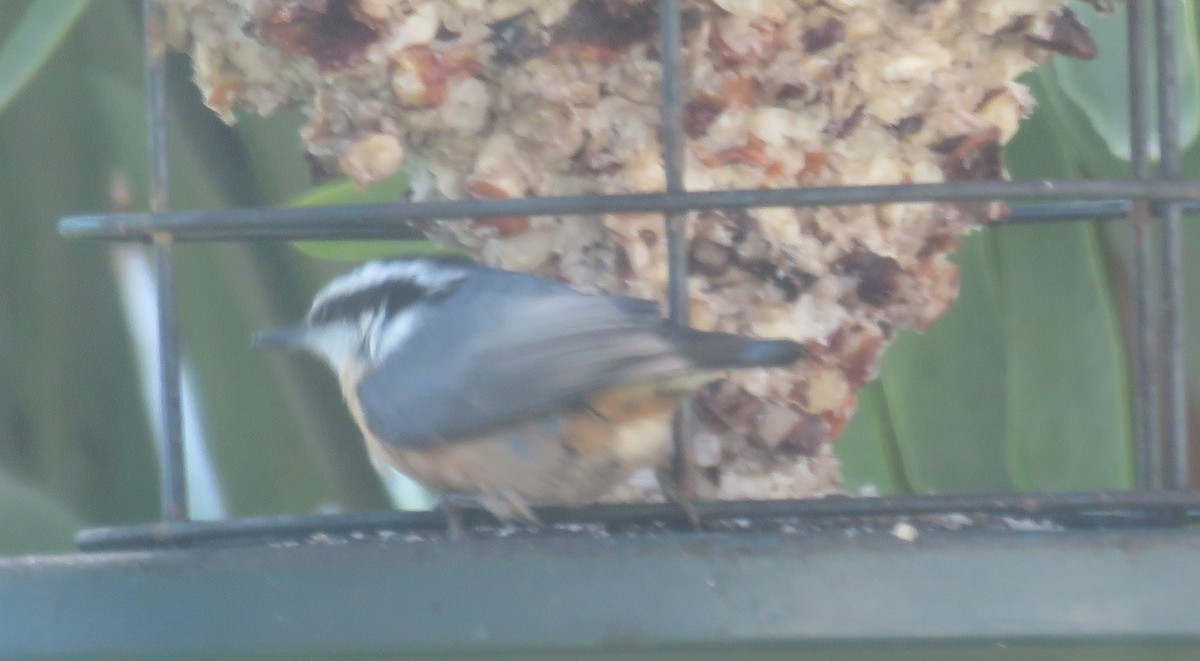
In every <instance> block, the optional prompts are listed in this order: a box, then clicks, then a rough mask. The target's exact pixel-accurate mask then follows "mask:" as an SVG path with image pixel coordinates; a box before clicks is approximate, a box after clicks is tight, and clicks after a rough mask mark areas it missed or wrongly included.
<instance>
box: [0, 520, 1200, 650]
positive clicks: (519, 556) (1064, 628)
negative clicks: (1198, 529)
mask: <svg viewBox="0 0 1200 661" xmlns="http://www.w3.org/2000/svg"><path fill="white" fill-rule="evenodd" d="M1198 557H1200V535H1197V534H1196V533H1195V532H1194V531H1188V530H1178V529H1175V530H1138V531H1069V532H1062V531H1059V532H1025V533H1006V534H999V533H994V532H956V533H948V532H929V533H924V534H921V535H920V536H919V537H917V538H916V539H915V540H911V541H903V540H901V539H898V538H897V537H895V536H893V535H890V534H888V533H887V532H875V533H870V532H865V533H864V532H859V533H855V534H847V533H845V532H840V531H837V532H825V533H813V534H791V535H779V534H772V535H767V534H743V535H730V534H716V533H692V534H672V533H664V534H659V535H643V536H628V537H626V536H616V535H612V536H590V537H588V536H578V537H536V538H528V537H509V538H500V539H483V540H480V539H467V540H462V541H459V542H448V541H444V540H439V541H432V542H428V543H405V542H403V541H400V540H397V539H392V540H379V539H373V540H353V539H351V540H326V539H317V540H312V541H310V542H308V543H304V544H298V545H290V546H285V545H277V546H274V547H249V548H232V549H205V550H186V551H184V550H176V551H156V552H133V553H99V554H84V555H69V556H52V557H31V558H17V559H8V560H0V594H3V595H4V604H5V612H4V617H3V618H0V657H14V658H31V657H38V658H45V657H54V658H59V657H64V656H70V657H80V658H95V657H103V658H112V657H119V658H157V659H160V658H167V657H188V658H230V657H237V658H242V657H243V656H246V657H248V656H251V655H253V656H255V657H256V658H296V657H299V656H303V657H304V658H314V657H338V658H342V657H354V658H362V657H368V656H370V657H375V656H380V657H384V656H386V657H387V658H400V657H405V656H416V655H437V654H445V655H448V656H449V657H451V658H463V657H465V656H467V655H472V654H482V653H496V652H505V651H508V652H510V653H513V652H514V651H522V652H524V653H527V654H531V655H532V654H534V653H537V654H549V653H552V652H557V653H558V654H560V655H567V654H570V653H573V652H583V651H585V650H586V651H588V652H590V653H604V652H632V653H640V654H648V653H649V652H652V651H655V650H657V651H659V652H663V651H664V650H671V649H673V650H680V649H698V648H705V647H708V648H711V647H712V646H724V647H725V648H726V649H728V648H729V647H730V646H741V647H742V648H747V647H756V646H757V647H758V648H759V649H761V648H762V647H763V646H770V647H772V648H775V649H779V648H781V647H784V648H791V649H796V648H800V647H802V646H806V645H807V646H810V649H811V646H829V645H837V644H845V643H852V642H853V643H862V642H870V641H898V642H902V643H906V644H914V643H919V642H921V641H926V642H928V641H934V642H939V641H940V642H943V643H944V642H947V641H976V642H979V641H983V642H985V643H987V642H990V643H993V644H994V643H996V642H1004V643H1011V644H1016V643H1021V642H1029V641H1038V640H1044V639H1047V638H1053V639H1056V640H1058V641H1060V642H1063V641H1065V642H1068V643H1069V642H1076V643H1078V642H1088V641H1095V640H1096V639H1097V638H1102V639H1103V640H1107V641H1114V640H1117V641H1124V642H1126V643H1127V642H1128V641H1129V640H1141V641H1153V640H1163V639H1167V640H1174V641H1176V642H1179V641H1185V640H1186V641H1191V642H1192V644H1196V643H1197V641H1200V618H1197V617H1196V616H1195V608H1194V607H1193V605H1194V601H1195V595H1197V594H1200V572H1197V571H1195V567H1196V561H1197V558H1198ZM422 658H425V657H424V656H422ZM589 658H590V657H589ZM622 658H628V657H622ZM656 658H661V657H656ZM688 658H691V657H688ZM972 658H976V657H972Z"/></svg>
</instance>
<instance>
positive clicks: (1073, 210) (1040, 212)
mask: <svg viewBox="0 0 1200 661" xmlns="http://www.w3.org/2000/svg"><path fill="white" fill-rule="evenodd" d="M1179 207H1180V209H1182V212H1183V213H1184V214H1191V215H1194V214H1198V213H1200V202H1197V201H1191V202H1183V203H1180V204H1179ZM1132 208H1133V203H1132V202H1130V201H1129V200H1095V201H1089V202H1048V203H1045V204H1020V205H1014V206H1013V207H1012V210H1011V213H1009V215H1008V218H1006V219H1005V221H1004V223H1005V224H1007V225H1016V224H1022V223H1043V222H1048V221H1073V220H1116V219H1127V218H1129V211H1130V210H1131V209H1132ZM1152 208H1153V205H1152ZM1156 213H1157V212H1156Z"/></svg>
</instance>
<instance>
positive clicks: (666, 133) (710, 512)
mask: <svg viewBox="0 0 1200 661" xmlns="http://www.w3.org/2000/svg"><path fill="white" fill-rule="evenodd" d="M143 8H144V13H145V26H144V29H145V38H146V49H145V71H146V79H147V92H146V107H147V113H148V116H149V131H150V163H151V170H150V190H151V200H150V212H149V213H132V214H128V213H126V214H104V215H89V216H75V217H70V218H66V219H64V220H63V221H62V222H61V224H60V227H59V229H60V232H61V233H62V234H63V235H64V236H66V237H70V238H93V239H107V240H116V241H136V242H147V243H150V244H151V245H152V246H153V254H154V259H155V269H156V278H157V284H158V288H157V290H158V297H159V298H158V334H159V339H160V344H159V347H160V349H159V351H160V372H159V374H158V380H159V384H158V386H159V396H160V397H161V403H162V409H163V416H162V418H161V425H162V430H161V438H163V439H164V443H163V447H162V452H161V454H160V473H161V502H162V521H161V522H159V523H156V524H147V525H139V526H127V527H121V528H104V529H92V530H85V531H83V532H82V533H81V534H80V535H79V537H78V543H79V546H80V548H81V549H83V550H100V549H114V548H142V547H148V546H162V545H167V546H188V545H201V544H211V543H219V542H222V541H228V540H230V539H249V538H254V539H263V538H265V539H276V538H289V537H297V536H304V535H309V534H312V533H314V532H316V531H326V532H337V531H352V530H361V529H364V528H376V529H382V528H388V529H401V530H408V529H427V528H432V527H435V526H439V525H441V517H440V514H438V513H432V512H430V513H403V512H388V513H370V514H349V515H336V516H333V515H331V516H316V517H276V518H270V519H240V520H227V521H215V522H193V521H189V516H188V503H187V492H186V488H185V484H186V480H185V470H186V467H185V465H184V453H183V442H182V426H181V412H180V356H179V333H178V319H177V301H176V298H175V287H174V279H175V265H174V259H173V251H174V246H175V244H176V243H178V242H186V241H218V240H219V241H228V240H251V239H277V240H302V239H304V240H314V239H315V240H321V239H352V238H353V239H368V238H393V239H395V238H423V234H422V233H421V232H420V230H419V228H418V224H419V222H420V221H424V220H432V219H447V218H460V219H479V218H494V217H503V216H525V215H556V214H580V215H583V214H599V213H622V212H635V211H636V212H657V213H661V214H663V216H664V222H665V224H666V228H667V232H666V237H667V247H668V260H669V292H668V301H669V311H670V318H671V320H672V321H673V322H676V323H683V324H686V323H687V321H688V319H687V311H688V304H687V303H688V300H687V288H686V282H687V276H688V260H687V254H686V253H687V251H686V241H685V230H686V212H688V211H694V210H705V209H717V208H720V209H744V208H761V207H783V206H790V207H802V206H820V205H850V204H879V203H904V202H968V201H988V200H1009V201H1023V202H1026V203H1025V204H1019V205H1015V206H1014V208H1013V213H1012V215H1011V217H1010V219H1009V221H1008V222H1010V223H1049V222H1069V221H1075V220H1095V219H1115V218H1128V220H1129V222H1130V226H1131V229H1132V232H1133V238H1134V245H1135V255H1134V272H1133V274H1132V276H1133V283H1134V290H1135V291H1134V313H1135V316H1136V318H1135V330H1136V334H1137V338H1136V339H1137V341H1136V344H1135V353H1134V370H1133V374H1134V378H1135V384H1134V389H1133V391H1134V394H1135V401H1134V412H1135V440H1136V450H1137V458H1138V468H1139V470H1138V482H1137V484H1138V490H1137V491H1130V492H1104V493H1095V492H1093V493H1058V494H1011V495H998V496H957V497H936V496H905V497H886V498H861V499H833V500H823V501H770V502H701V503H698V504H697V505H696V514H697V515H698V516H699V518H700V520H701V521H702V522H706V523H712V522H719V521H728V520H730V519H735V518H736V519H739V520H751V521H753V520H759V519H779V518H780V517H788V518H793V519H795V520H799V521H805V522H816V521H822V520H839V521H844V520H846V519H854V518H856V517H859V518H861V517H896V516H905V515H920V514H937V513H946V512H966V513H976V514H981V515H988V514H998V515H1006V514H1015V515H1026V516H1038V517H1044V518H1050V519H1054V520H1055V521H1058V522H1060V523H1065V524H1072V523H1076V524H1082V525H1113V524H1124V525H1131V524H1132V525H1181V524H1183V523H1186V522H1190V521H1195V520H1200V494H1197V493H1194V492H1191V491H1189V490H1188V489H1189V482H1188V429H1187V417H1186V401H1185V374H1184V360H1183V351H1184V346H1183V333H1182V328H1181V321H1180V316H1181V309H1182V306H1183V300H1184V293H1183V292H1184V283H1183V275H1182V254H1181V243H1182V242H1181V239H1180V233H1181V218H1182V216H1183V215H1184V214H1186V213H1192V212H1196V211H1200V182H1189V181H1182V180H1180V151H1181V147H1180V144H1179V140H1178V135H1179V132H1178V125H1179V98H1178V95H1179V89H1178V87H1179V86H1178V62H1177V61H1176V55H1175V53H1176V50H1175V47H1174V46H1175V45H1174V43H1173V39H1174V31H1173V26H1174V24H1175V23H1176V21H1177V17H1176V15H1175V3H1174V2H1173V0H1129V3H1128V10H1127V11H1128V22H1129V34H1128V53H1129V55H1128V57H1129V68H1130V72H1131V76H1130V80H1131V89H1130V90H1129V92H1130V107H1131V126H1130V129H1131V130H1130V133H1131V136H1132V145H1131V149H1132V166H1133V176H1132V178H1130V179H1127V180H1062V181H1051V180H1025V181H966V182H952V183H941V184H897V185H882V186H848V187H826V188H786V189H773V190H726V191H716V192H688V191H687V190H685V188H684V185H683V161H684V159H683V153H684V152H683V150H684V147H685V136H684V131H683V101H684V90H683V77H682V76H680V75H670V74H671V72H676V71H678V70H679V69H680V67H681V51H682V46H681V9H680V2H679V0H658V8H659V16H660V38H661V43H662V46H663V47H662V48H661V49H660V53H661V66H662V69H663V71H664V72H665V74H666V75H664V76H663V80H664V83H663V89H662V99H661V122H662V133H661V137H662V145H663V155H662V158H663V163H664V166H665V171H666V189H665V191H663V192H661V193H650V194H636V195H616V196H600V195H589V196H574V197H554V198H530V199H506V200H464V201H444V202H423V203H397V204H387V205H370V206H342V207H320V208H300V209H277V208H256V209H234V210H225V211H170V210H169V207H170V203H169V199H168V194H167V191H168V188H169V185H168V184H169V173H168V170H167V151H166V147H167V144H166V136H167V115H166V112H165V85H164V83H165V67H164V51H165V46H164V45H163V44H162V43H161V41H160V35H161V34H162V30H161V29H159V28H158V24H159V21H160V20H161V14H160V10H159V9H158V8H157V7H156V6H155V5H154V3H153V2H151V1H150V0H145V1H144V3H143ZM1151 10H1153V12H1152V11H1151ZM1151 23H1153V26H1151ZM1151 27H1153V28H1154V33H1155V38H1154V39H1153V40H1151V39H1150V34H1149V33H1150V32H1151V30H1150V29H1149V28H1151ZM1152 63H1156V65H1157V71H1158V77H1157V79H1156V86H1154V87H1152V85H1151V76H1150V75H1149V72H1150V71H1151V70H1152V68H1151V64H1152ZM1139 74H1140V75H1139ZM1155 94H1156V95H1157V98H1158V107H1159V114H1160V116H1159V118H1158V119H1159V121H1158V124H1159V129H1160V132H1161V134H1160V136H1159V139H1160V144H1161V161H1160V166H1159V168H1158V170H1157V172H1154V169H1153V167H1152V163H1151V159H1150V156H1149V154H1148V152H1147V139H1148V137H1149V135H1148V131H1149V128H1148V127H1149V124H1150V122H1149V113H1150V107H1151V106H1150V101H1151V98H1152V96H1153V95H1155ZM1156 269H1157V270H1158V273H1157V274H1156V273H1154V271H1155V270H1156ZM1156 281H1159V282H1161V285H1160V286H1156V285H1155V284H1154V283H1155V282H1156ZM1160 309H1161V310H1162V314H1161V317H1159V316H1158V314H1157V313H1156V311H1157V310H1160ZM678 431H679V430H678V429H677V432H678ZM676 453H677V456H678V457H683V458H685V459H686V457H688V456H689V453H688V448H687V441H686V435H685V434H682V433H676ZM544 518H545V519H546V520H547V522H550V523H555V522H563V521H581V520H582V521H597V522H604V523H606V524H609V525H622V524H625V525H646V524H648V523H652V522H657V523H659V524H662V525H666V526H683V525H685V521H684V517H683V516H682V513H681V512H680V511H679V510H677V509H676V508H674V507H672V506H668V505H640V506H624V505H623V506H596V507H592V508H587V509H584V510H558V509H554V508H551V509H550V510H548V511H547V512H546V513H545V514H544ZM468 523H470V521H468Z"/></svg>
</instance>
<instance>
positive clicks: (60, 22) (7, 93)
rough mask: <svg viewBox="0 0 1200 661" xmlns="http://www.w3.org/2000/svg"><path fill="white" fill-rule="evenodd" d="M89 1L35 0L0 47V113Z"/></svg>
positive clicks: (47, 55) (60, 39)
mask: <svg viewBox="0 0 1200 661" xmlns="http://www.w3.org/2000/svg"><path fill="white" fill-rule="evenodd" d="M87 6H88V0H34V2H33V3H32V4H30V5H29V7H28V8H27V9H26V10H25V14H24V15H23V16H22V17H21V18H20V19H19V22H18V23H17V25H16V27H15V28H14V29H13V30H12V32H10V33H9V35H8V38H7V39H5V40H4V43H3V45H0V112H3V111H4V109H5V108H6V107H7V106H8V103H9V102H10V101H12V100H13V99H14V98H16V96H17V94H18V93H20V91H21V90H22V89H23V88H24V87H25V84H26V83H28V82H29V81H30V80H31V79H32V78H33V76H34V74H36V73H37V72H38V70H39V69H41V68H42V65H43V64H45V63H46V60H47V59H49V57H50V54H51V53H53V52H54V50H55V49H56V48H58V44H59V43H60V42H62V40H63V37H65V36H66V35H67V33H68V32H70V31H71V27H72V26H74V25H75V21H76V20H77V19H78V18H79V16H80V14H82V13H83V10H84V9H86V8H87Z"/></svg>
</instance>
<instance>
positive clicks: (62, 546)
mask: <svg viewBox="0 0 1200 661" xmlns="http://www.w3.org/2000/svg"><path fill="white" fill-rule="evenodd" d="M81 527H82V525H81V524H80V522H79V520H78V519H77V518H75V515H73V514H71V513H70V512H69V511H67V509H66V508H65V507H63V506H62V504H61V503H59V502H57V501H55V500H53V499H51V498H50V497H48V496H46V495H45V494H43V493H41V492H39V491H38V490H36V489H34V488H32V487H30V486H28V485H26V484H23V483H21V482H19V481H17V480H16V479H14V478H13V477H11V476H9V475H6V474H4V473H2V472H0V529H2V530H3V531H4V534H3V535H0V556H5V555H17V554H22V553H53V552H56V551H57V552H61V551H70V550H71V548H72V546H73V540H74V537H75V531H76V530H79V528H81Z"/></svg>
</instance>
